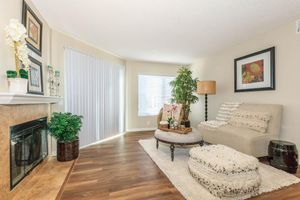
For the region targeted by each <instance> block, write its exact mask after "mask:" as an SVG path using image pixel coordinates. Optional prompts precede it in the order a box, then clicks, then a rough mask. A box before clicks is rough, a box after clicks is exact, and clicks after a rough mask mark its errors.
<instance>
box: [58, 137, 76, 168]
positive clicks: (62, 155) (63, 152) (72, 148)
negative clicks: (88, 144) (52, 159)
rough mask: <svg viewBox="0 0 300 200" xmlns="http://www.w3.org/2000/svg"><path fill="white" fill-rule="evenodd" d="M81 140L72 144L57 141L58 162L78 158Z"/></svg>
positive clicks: (71, 142)
mask: <svg viewBox="0 0 300 200" xmlns="http://www.w3.org/2000/svg"><path fill="white" fill-rule="evenodd" d="M78 155H79V139H76V140H73V141H70V142H60V141H57V160H58V161H61V162H64V161H70V160H74V159H76V158H78Z"/></svg>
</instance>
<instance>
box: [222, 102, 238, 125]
mask: <svg viewBox="0 0 300 200" xmlns="http://www.w3.org/2000/svg"><path fill="white" fill-rule="evenodd" d="M240 104H241V103H239V102H224V103H222V104H221V106H220V108H219V111H218V115H217V117H216V120H217V121H224V122H227V121H228V120H229V119H230V118H231V117H232V114H233V112H234V111H236V110H237V109H238V107H239V106H240Z"/></svg>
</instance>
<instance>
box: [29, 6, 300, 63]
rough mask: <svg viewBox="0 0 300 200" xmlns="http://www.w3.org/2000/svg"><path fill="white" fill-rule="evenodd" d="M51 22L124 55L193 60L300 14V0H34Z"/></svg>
mask: <svg viewBox="0 0 300 200" xmlns="http://www.w3.org/2000/svg"><path fill="white" fill-rule="evenodd" d="M33 3H34V4H35V6H36V7H37V8H38V9H39V11H40V12H41V14H42V15H43V17H44V18H45V19H46V20H47V22H48V23H49V25H50V26H51V27H52V28H54V29H57V30H59V31H63V32H65V33H67V34H70V35H72V36H74V37H77V38H79V39H80V40H82V41H85V42H87V43H89V44H92V45H93V46H96V47H98V48H99V49H104V50H106V51H109V52H111V53H113V54H115V55H118V56H120V57H121V58H124V59H130V60H143V61H153V62H167V63H178V64H190V63H192V62H194V61H195V60H197V59H199V58H201V57H203V56H207V55H210V54H214V53H216V52H219V51H222V50H224V49H226V48H228V47H231V46H234V45H237V44H238V43H241V42H243V41H245V40H247V39H250V38H251V37H253V36H255V35H257V34H261V33H263V32H266V31H270V30H272V29H273V28H276V27H278V26H280V25H282V24H284V23H287V22H290V21H292V20H296V19H297V18H300V0H34V1H33Z"/></svg>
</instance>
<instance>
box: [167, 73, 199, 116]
mask: <svg viewBox="0 0 300 200" xmlns="http://www.w3.org/2000/svg"><path fill="white" fill-rule="evenodd" d="M177 73H178V75H177V77H176V79H175V80H173V81H171V83H170V85H171V87H172V98H171V102H172V103H180V104H182V110H183V114H184V115H183V120H188V118H189V113H190V106H191V104H192V103H196V102H197V101H198V97H197V96H196V95H195V94H194V92H195V91H196V89H197V81H198V79H197V78H195V79H193V78H192V71H191V70H190V69H189V68H187V67H181V68H180V69H179V70H178V72H177Z"/></svg>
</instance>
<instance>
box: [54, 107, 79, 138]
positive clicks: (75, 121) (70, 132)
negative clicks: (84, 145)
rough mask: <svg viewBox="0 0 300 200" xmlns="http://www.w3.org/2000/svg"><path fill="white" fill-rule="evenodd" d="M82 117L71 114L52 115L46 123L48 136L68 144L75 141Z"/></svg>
mask: <svg viewBox="0 0 300 200" xmlns="http://www.w3.org/2000/svg"><path fill="white" fill-rule="evenodd" d="M81 119H82V116H78V115H73V114H72V113H61V112H60V113H57V112H55V113H53V114H52V116H51V120H50V122H49V123H48V128H49V131H50V135H52V136H53V137H55V139H56V140H58V141H60V142H70V141H74V140H76V139H77V135H78V131H80V129H81V126H82V121H81Z"/></svg>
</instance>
